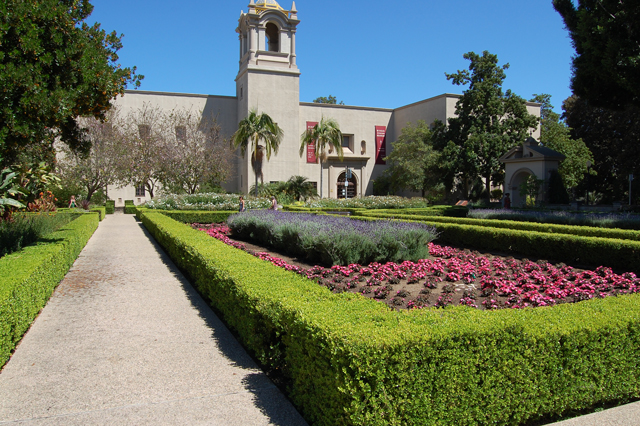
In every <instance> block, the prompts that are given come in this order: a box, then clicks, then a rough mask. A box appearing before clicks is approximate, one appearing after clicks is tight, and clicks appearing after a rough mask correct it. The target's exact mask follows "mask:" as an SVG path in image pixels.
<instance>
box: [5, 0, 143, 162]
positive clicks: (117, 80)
mask: <svg viewBox="0 0 640 426" xmlns="http://www.w3.org/2000/svg"><path fill="white" fill-rule="evenodd" d="M92 10H93V6H92V5H91V3H90V2H89V0H31V1H24V0H4V1H2V2H0V88H1V89H0V90H1V91H2V95H1V96H0V154H1V157H2V161H3V164H4V165H6V164H12V163H14V162H15V161H16V160H17V158H18V156H19V153H21V152H39V151H44V154H42V155H40V158H38V159H36V160H37V161H40V160H42V159H43V158H44V157H47V155H46V154H47V153H48V154H49V156H48V158H49V159H51V158H53V152H54V149H53V141H54V140H55V139H56V138H60V140H62V141H63V142H64V143H67V144H68V145H69V146H70V147H71V148H72V149H80V150H84V151H85V152H86V151H88V149H89V145H90V140H89V139H88V138H86V137H84V133H83V131H82V129H81V127H80V126H79V125H78V121H77V120H78V117H81V116H90V117H95V118H98V119H104V114H105V112H106V111H107V110H108V109H109V107H110V104H109V102H110V100H111V99H112V98H114V97H115V96H116V95H118V94H123V93H124V90H125V88H126V87H127V85H128V84H129V83H133V84H134V85H135V86H136V87H137V86H138V85H139V84H140V80H141V79H142V76H136V75H135V67H134V68H120V66H119V65H118V64H117V61H118V55H117V51H118V50H119V49H120V48H121V47H122V43H121V41H120V39H121V36H117V35H116V33H115V32H112V33H109V34H107V33H106V32H105V31H104V30H102V29H101V28H100V24H97V23H96V24H94V25H92V26H89V25H88V24H87V23H86V22H84V21H85V19H86V18H87V17H88V16H89V15H90V14H91V11H92Z"/></svg>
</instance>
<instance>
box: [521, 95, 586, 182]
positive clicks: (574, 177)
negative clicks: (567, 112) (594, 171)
mask: <svg viewBox="0 0 640 426" xmlns="http://www.w3.org/2000/svg"><path fill="white" fill-rule="evenodd" d="M531 102H538V103H540V104H542V106H541V107H540V143H542V145H544V146H546V147H548V148H551V149H553V150H555V151H558V152H559V153H560V154H563V155H564V156H565V157H566V158H565V159H564V161H563V162H562V164H560V167H559V169H558V172H559V173H560V176H561V177H562V181H563V183H564V186H565V188H566V189H567V190H569V191H571V190H573V189H574V188H575V187H576V186H578V184H580V182H582V180H583V179H584V176H585V174H586V173H587V172H588V171H589V170H588V167H587V164H594V159H593V154H592V153H591V151H590V150H589V148H588V147H587V145H586V144H585V143H584V141H583V140H582V139H573V138H572V137H571V129H570V128H569V127H568V126H567V125H566V123H565V122H564V121H562V120H561V117H560V114H558V113H557V112H555V111H554V110H553V105H551V95H548V94H544V93H543V94H541V95H534V97H533V99H531Z"/></svg>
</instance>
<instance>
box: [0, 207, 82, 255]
mask: <svg viewBox="0 0 640 426" xmlns="http://www.w3.org/2000/svg"><path fill="white" fill-rule="evenodd" d="M77 217H78V214H73V213H17V214H14V215H13V217H12V219H11V220H4V221H3V220H0V257H1V256H4V255H6V254H8V253H13V252H15V251H18V250H20V249H22V248H23V247H26V246H28V245H29V244H32V243H34V242H35V241H37V240H38V239H39V238H42V237H44V236H45V235H47V234H50V233H52V232H54V231H56V230H57V229H58V228H60V227H61V226H63V225H66V224H67V223H69V222H71V221H72V220H73V219H75V218H77Z"/></svg>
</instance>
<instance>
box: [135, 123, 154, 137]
mask: <svg viewBox="0 0 640 426" xmlns="http://www.w3.org/2000/svg"><path fill="white" fill-rule="evenodd" d="M138 134H139V135H140V139H147V138H148V137H149V135H150V134H151V126H149V125H148V124H138Z"/></svg>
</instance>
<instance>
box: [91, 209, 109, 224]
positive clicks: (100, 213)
mask: <svg viewBox="0 0 640 426" xmlns="http://www.w3.org/2000/svg"><path fill="white" fill-rule="evenodd" d="M89 211H92V212H96V213H98V219H99V220H100V221H101V222H102V219H104V216H105V215H106V214H107V209H106V208H105V207H102V206H98V207H91V209H89Z"/></svg>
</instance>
